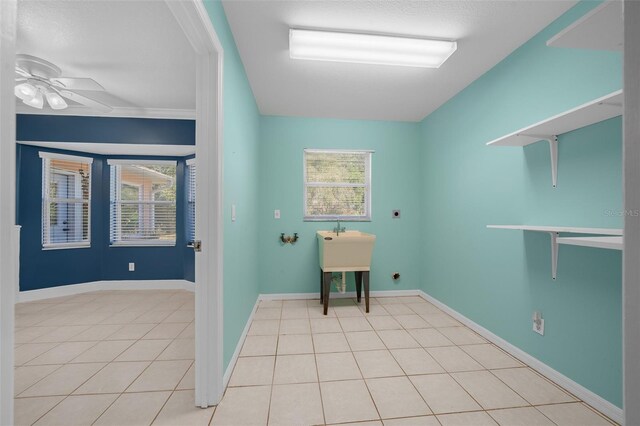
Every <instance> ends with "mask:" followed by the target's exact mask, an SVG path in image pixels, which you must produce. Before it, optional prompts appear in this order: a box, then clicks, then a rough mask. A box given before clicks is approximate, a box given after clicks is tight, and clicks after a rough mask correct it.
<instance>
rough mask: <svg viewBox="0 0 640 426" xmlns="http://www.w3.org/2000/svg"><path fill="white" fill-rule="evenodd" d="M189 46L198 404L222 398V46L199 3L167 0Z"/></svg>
mask: <svg viewBox="0 0 640 426" xmlns="http://www.w3.org/2000/svg"><path fill="white" fill-rule="evenodd" d="M165 1H166V4H167V6H168V7H169V9H170V10H171V12H172V13H173V15H174V16H175V18H176V20H177V21H178V23H179V24H180V26H181V27H182V30H183V31H184V33H185V35H186V36H187V38H188V39H189V41H190V43H191V45H192V46H193V48H194V50H195V52H196V54H197V55H198V59H197V70H196V170H197V173H196V200H203V201H204V202H196V238H197V239H199V240H201V241H202V251H201V252H200V253H196V362H195V364H196V405H197V406H199V407H202V408H206V407H208V406H211V405H216V404H218V402H220V400H221V399H222V394H223V369H222V364H223V351H222V345H223V340H222V333H223V329H222V325H223V311H222V250H223V222H222V217H223V214H222V205H223V198H222V189H223V187H222V183H223V169H222V164H223V157H222V145H223V143H222V124H223V120H222V85H223V81H222V70H223V50H222V44H221V43H220V40H219V39H218V36H217V35H216V32H215V30H214V28H213V25H212V24H211V19H210V18H209V15H208V13H207V10H206V9H205V7H204V4H203V3H202V1H201V0H187V1H174V0H165Z"/></svg>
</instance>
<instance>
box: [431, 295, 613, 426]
mask: <svg viewBox="0 0 640 426" xmlns="http://www.w3.org/2000/svg"><path fill="white" fill-rule="evenodd" d="M418 292H419V293H420V296H422V298H423V299H425V300H426V301H428V302H430V303H432V304H434V305H435V306H437V307H438V308H440V309H441V310H442V311H444V312H446V313H447V314H449V315H451V316H452V317H453V318H455V319H457V320H458V321H460V322H461V323H463V324H464V325H466V326H467V327H469V328H470V329H472V330H473V331H475V332H476V333H478V334H479V335H481V336H482V337H484V338H485V339H487V340H489V341H490V342H492V343H493V344H495V345H496V346H498V347H499V348H501V349H503V350H504V351H506V352H508V353H509V354H511V355H513V356H514V357H516V358H517V359H519V360H520V361H522V362H523V363H525V364H527V365H528V366H529V367H531V368H533V369H534V370H536V371H537V372H538V373H540V374H542V375H543V376H545V377H546V378H548V379H549V380H551V381H552V382H554V383H557V384H558V385H560V386H562V387H563V388H565V389H566V390H568V391H569V392H571V393H573V394H574V395H575V396H577V397H578V398H579V399H581V400H583V401H584V402H586V403H587V404H589V405H590V406H592V407H593V408H595V409H596V410H598V411H600V412H601V413H602V414H604V415H605V416H608V417H609V418H610V419H612V420H613V421H615V422H617V423H619V424H622V422H623V419H624V414H623V410H622V408H620V407H617V406H615V405H614V404H612V403H610V402H609V401H607V400H606V399H604V398H602V397H601V396H599V395H597V394H595V393H593V392H592V391H590V390H589V389H587V388H585V387H584V386H582V385H580V384H579V383H576V382H575V381H573V380H571V379H570V378H568V377H567V376H565V375H564V374H562V373H560V372H558V371H556V370H554V369H553V368H551V367H549V366H548V365H547V364H545V363H544V362H542V361H540V360H539V359H537V358H535V357H533V356H531V355H529V354H528V353H526V352H525V351H523V350H522V349H520V348H518V347H517V346H514V345H512V344H511V343H509V342H507V341H506V340H504V339H503V338H501V337H499V336H497V335H495V334H493V333H492V332H490V331H489V330H487V329H486V328H484V327H482V326H480V325H478V324H476V323H475V322H473V321H472V320H470V319H469V318H467V317H465V316H464V315H462V314H461V313H459V312H458V311H455V310H454V309H452V308H450V307H449V306H447V305H445V304H444V303H442V302H441V301H439V300H438V299H436V298H435V297H433V296H430V295H428V294H427V293H425V292H424V291H422V290H418Z"/></svg>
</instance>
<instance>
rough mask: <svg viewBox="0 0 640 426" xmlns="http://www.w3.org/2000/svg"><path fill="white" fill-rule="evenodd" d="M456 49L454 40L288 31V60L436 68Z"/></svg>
mask: <svg viewBox="0 0 640 426" xmlns="http://www.w3.org/2000/svg"><path fill="white" fill-rule="evenodd" d="M456 49H457V43H456V42H455V41H444V40H429V39H421V38H407V37H394V36H382V35H374V34H355V33H337V32H330V31H313V30H296V29H290V30H289V56H290V57H291V58H292V59H309V60H315V61H333V62H355V63H361V64H380V65H399V66H405V67H421V68H439V67H440V65H442V64H443V63H444V61H446V60H447V59H448V58H449V56H451V55H452V54H453V52H455V51H456Z"/></svg>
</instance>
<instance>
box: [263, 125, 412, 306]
mask: <svg viewBox="0 0 640 426" xmlns="http://www.w3.org/2000/svg"><path fill="white" fill-rule="evenodd" d="M260 131H261V141H260V202H259V208H258V213H259V223H260V254H261V255H260V292H261V293H311V292H318V291H319V285H320V270H319V267H318V246H317V241H316V236H315V233H316V231H317V230H321V229H325V230H326V229H333V228H334V227H335V222H304V221H303V220H302V217H303V204H304V203H303V150H304V148H325V149H327V148H333V149H371V150H375V153H374V154H373V156H372V160H371V162H372V164H371V173H372V177H371V188H372V216H371V222H346V223H344V225H345V226H346V228H347V229H351V230H359V231H364V232H370V233H373V234H375V235H376V237H377V241H376V246H375V248H374V253H373V259H372V270H371V289H372V290H406V289H416V288H418V287H419V283H420V280H421V272H422V271H421V269H420V258H421V256H420V247H421V244H420V233H419V232H418V230H419V229H420V226H421V223H422V218H421V217H420V209H421V206H420V201H419V196H418V195H419V194H420V191H421V179H420V175H421V174H420V169H421V164H420V158H419V157H418V156H417V155H416V153H418V152H419V149H420V148H419V143H420V133H419V124H417V123H397V122H383V121H350V120H331V119H315V118H313V119H309V118H290V117H262V122H261V128H260ZM275 209H280V211H281V219H274V217H273V211H274V210H275ZM394 209H400V210H401V212H402V214H401V216H402V217H401V218H400V219H392V217H391V211H392V210H394ZM282 232H284V233H285V234H288V235H292V234H293V233H294V232H298V234H299V236H300V240H299V241H298V242H297V243H296V244H295V245H290V244H286V245H282V244H281V243H280V240H279V237H280V234H281V233H282ZM395 271H399V272H400V273H401V279H400V280H399V281H397V282H394V281H393V280H392V279H391V274H392V273H393V272H395ZM348 278H349V281H350V282H349V283H348V287H349V290H353V283H352V281H353V277H352V274H348Z"/></svg>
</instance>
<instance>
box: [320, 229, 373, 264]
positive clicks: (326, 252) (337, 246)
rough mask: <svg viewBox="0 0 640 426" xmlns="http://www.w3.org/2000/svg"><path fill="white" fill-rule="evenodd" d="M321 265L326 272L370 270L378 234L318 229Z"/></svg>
mask: <svg viewBox="0 0 640 426" xmlns="http://www.w3.org/2000/svg"><path fill="white" fill-rule="evenodd" d="M317 236H318V248H319V252H320V267H321V268H322V270H323V271H324V272H343V271H344V272H350V271H369V270H370V269H371V254H372V253H373V245H374V243H375V242H376V236H375V235H373V234H367V233H364V232H360V231H345V232H341V233H340V235H336V233H335V232H333V231H318V233H317Z"/></svg>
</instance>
